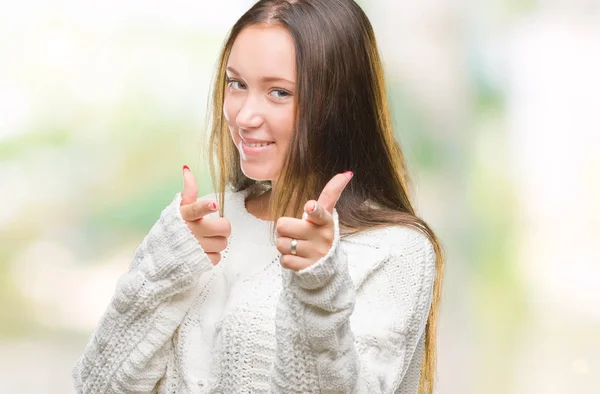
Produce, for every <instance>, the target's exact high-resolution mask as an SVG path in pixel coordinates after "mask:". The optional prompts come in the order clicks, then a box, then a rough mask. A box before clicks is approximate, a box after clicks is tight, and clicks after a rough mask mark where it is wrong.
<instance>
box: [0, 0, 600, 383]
mask: <svg viewBox="0 0 600 394" xmlns="http://www.w3.org/2000/svg"><path fill="white" fill-rule="evenodd" d="M252 3H253V2H252V1H247V0H246V1H242V0H236V1H234V0H223V1H220V2H207V1H192V0H171V1H168V2H167V1H139V0H135V1H134V0H122V1H119V2H117V1H115V0H106V1H103V2H91V1H85V0H84V1H74V0H61V1H58V0H53V1H50V2H42V1H39V0H36V1H20V2H11V3H8V2H6V3H4V4H1V5H2V7H1V8H0V9H2V12H1V13H0V199H1V200H0V392H2V393H70V392H74V390H73V388H72V384H71V378H70V371H71V368H72V366H73V365H74V363H75V361H76V359H77V358H78V356H79V355H80V354H81V353H82V352H83V349H84V346H85V343H86V341H87V338H88V336H89V335H90V334H91V332H92V331H93V329H94V327H95V326H96V324H97V323H98V320H99V318H100V316H101V314H102V313H103V311H104V308H105V307H106V305H107V304H108V302H109V299H110V297H111V295H112V292H113V290H114V286H115V284H116V281H117V278H118V277H119V276H120V275H121V274H122V273H124V272H125V271H126V270H127V267H128V265H129V263H130V259H131V257H132V256H133V252H134V250H135V248H136V246H137V245H138V244H139V242H140V241H141V240H142V239H143V237H144V235H145V234H146V233H147V232H148V230H149V229H150V227H151V226H152V224H153V223H154V222H155V221H156V219H157V218H158V215H159V213H160V211H161V210H162V209H163V208H164V207H165V206H166V205H167V204H168V203H169V202H170V200H171V199H172V197H173V196H174V194H175V193H176V192H178V191H179V190H180V189H181V186H182V179H181V166H182V165H183V164H188V165H190V167H191V168H192V170H193V171H194V172H195V173H196V176H197V177H198V178H199V180H200V181H201V190H200V194H205V193H208V192H210V191H211V187H210V184H209V178H208V175H207V167H206V159H205V157H203V156H202V155H201V154H200V151H201V146H202V144H203V138H204V133H205V114H206V99H207V96H208V89H209V86H210V81H211V79H212V75H213V71H214V67H215V65H216V60H217V55H218V50H219V48H220V45H221V44H222V40H223V39H224V37H225V34H226V33H227V31H228V29H229V28H230V27H231V25H232V24H233V23H234V22H235V20H236V19H237V18H238V17H239V16H241V15H242V13H243V12H244V11H245V10H246V9H247V8H248V7H249V6H250V5H251V4H252ZM360 4H361V5H362V6H363V8H364V9H365V11H366V13H367V14H368V16H369V18H370V19H371V22H372V24H373V26H374V29H375V32H376V35H377V38H378V41H379V45H380V52H381V54H382V57H383V61H384V66H385V71H386V75H387V83H388V89H389V90H388V91H389V99H390V103H391V107H392V109H393V117H394V122H395V125H396V136H397V138H398V140H399V141H400V143H401V145H402V147H403V149H404V151H405V155H406V156H407V159H408V161H409V165H410V169H411V176H412V178H413V181H414V184H415V188H414V198H415V202H416V205H417V207H418V210H419V212H420V214H421V215H422V217H424V218H425V219H426V220H427V221H428V222H429V223H430V224H431V226H432V227H433V228H434V230H436V231H437V232H438V234H439V236H440V237H441V239H442V241H443V244H444V247H445V249H446V253H447V261H446V270H445V282H444V288H443V299H442V310H441V316H440V323H439V335H438V341H439V355H438V371H439V375H438V386H437V390H436V392H437V393H440V394H441V393H443V394H475V393H477V394H478V393H486V394H487V393H490V394H505V393H511V394H512V393H515V394H531V393H545V394H550V393H561V394H563V393H564V394H567V393H568V394H570V393H598V392H600V379H599V376H600V335H599V334H600V330H599V329H600V290H599V289H600V286H598V284H597V282H598V278H599V277H600V253H599V250H598V249H599V248H598V247H599V245H600V203H599V202H600V182H599V180H600V176H599V173H600V100H599V99H598V94H600V73H599V72H598V70H600V4H599V2H596V1H546V2H541V1H532V0H528V1H519V0H485V1H481V2H473V1H471V2H468V1H430V2H414V1H408V0H377V1H361V2H360Z"/></svg>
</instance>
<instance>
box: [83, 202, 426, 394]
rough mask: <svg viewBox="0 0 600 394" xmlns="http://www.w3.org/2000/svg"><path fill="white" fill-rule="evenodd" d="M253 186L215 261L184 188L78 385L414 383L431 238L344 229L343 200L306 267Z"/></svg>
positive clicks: (367, 387) (206, 388) (259, 389)
mask: <svg viewBox="0 0 600 394" xmlns="http://www.w3.org/2000/svg"><path fill="white" fill-rule="evenodd" d="M245 196H246V193H245V192H237V193H234V192H230V191H228V192H227V194H226V199H225V217H227V218H228V219H229V221H230V223H231V229H232V231H231V237H230V238H229V246H228V248H227V249H226V250H225V251H224V252H223V258H222V260H221V262H220V263H219V264H218V265H216V266H213V265H212V264H211V263H210V261H209V259H208V257H207V256H206V254H205V253H204V251H203V250H202V248H201V246H200V245H199V243H198V242H197V241H196V239H195V238H194V236H193V235H192V233H191V231H190V230H189V229H188V227H187V226H186V224H185V222H184V221H183V219H182V218H181V215H180V212H179V205H180V201H181V195H180V193H178V194H177V195H176V196H175V198H174V200H173V202H172V203H171V204H170V205H169V206H168V207H167V208H166V209H165V210H164V211H163V212H162V213H161V215H160V219H159V220H158V222H157V223H156V224H155V225H154V226H153V227H152V229H151V230H150V232H149V234H148V235H147V236H146V238H145V239H144V240H143V242H142V243H141V245H140V246H139V247H138V248H137V250H136V252H135V254H134V257H133V261H132V263H131V268H130V270H129V272H127V273H126V274H124V275H123V276H122V277H121V279H120V280H119V282H118V284H117V287H116V291H115V294H114V296H113V298H112V301H111V303H110V305H109V306H108V308H107V310H106V312H105V314H104V316H103V317H102V319H101V321H100V323H99V325H98V327H97V329H96V331H95V332H94V333H93V334H92V335H91V337H90V339H89V342H88V344H87V346H86V348H85V351H84V353H83V355H82V356H81V358H80V359H79V361H78V362H77V364H76V366H75V368H74V370H73V378H74V380H75V387H76V389H77V391H78V392H79V393H148V392H158V393H361V394H362V393H403V394H405V393H406V394H414V393H416V392H417V387H418V384H419V377H420V366H421V360H422V357H423V352H424V338H425V335H424V332H425V324H426V322H427V316H428V313H429V309H430V305H431V298H432V290H433V280H434V274H435V252H434V251H433V247H432V244H431V243H430V242H429V240H428V239H427V238H426V237H425V236H424V235H422V234H421V233H419V232H417V231H415V230H412V229H408V228H405V227H400V226H390V227H386V228H383V229H374V230H369V231H367V232H363V233H360V234H356V235H352V236H348V237H344V238H341V239H340V234H339V222H338V216H337V211H335V210H334V213H333V217H334V223H335V238H334V241H333V245H332V247H331V249H330V250H329V252H328V253H327V255H325V256H324V257H323V258H322V259H320V260H319V261H318V262H316V263H315V264H314V265H312V266H311V267H308V268H306V269H304V270H302V271H298V272H295V271H291V270H287V269H284V268H283V267H281V265H280V264H279V252H278V251H277V249H276V247H275V244H274V243H273V242H272V236H271V233H270V230H271V224H272V222H268V221H264V220H260V219H258V218H256V217H255V216H253V215H252V214H250V213H249V212H248V211H247V210H246V208H245V203H244V201H245ZM202 198H203V199H204V198H214V196H213V195H207V196H204V197H202ZM216 215H217V213H212V214H210V215H208V216H207V217H212V216H216Z"/></svg>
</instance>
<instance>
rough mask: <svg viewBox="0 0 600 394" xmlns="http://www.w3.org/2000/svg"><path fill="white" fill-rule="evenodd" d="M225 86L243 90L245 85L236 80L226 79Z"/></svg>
mask: <svg viewBox="0 0 600 394" xmlns="http://www.w3.org/2000/svg"><path fill="white" fill-rule="evenodd" d="M236 83H237V84H238V86H236V85H235V84H236ZM227 84H228V85H229V86H231V87H233V88H234V89H244V88H245V85H244V84H243V83H241V82H240V81H238V80H236V79H231V78H229V79H227Z"/></svg>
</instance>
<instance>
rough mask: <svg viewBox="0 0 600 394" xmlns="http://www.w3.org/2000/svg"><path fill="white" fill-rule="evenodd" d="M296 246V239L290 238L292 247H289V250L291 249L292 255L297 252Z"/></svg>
mask: <svg viewBox="0 0 600 394" xmlns="http://www.w3.org/2000/svg"><path fill="white" fill-rule="evenodd" d="M296 246H298V240H297V239H294V238H292V248H291V249H292V250H291V251H292V254H293V255H296V253H297V251H296Z"/></svg>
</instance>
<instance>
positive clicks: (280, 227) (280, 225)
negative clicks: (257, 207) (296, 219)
mask: <svg viewBox="0 0 600 394" xmlns="http://www.w3.org/2000/svg"><path fill="white" fill-rule="evenodd" d="M283 226H284V221H283V220H282V218H279V219H277V223H276V224H275V229H276V230H277V232H278V233H281V232H282V231H283Z"/></svg>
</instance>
